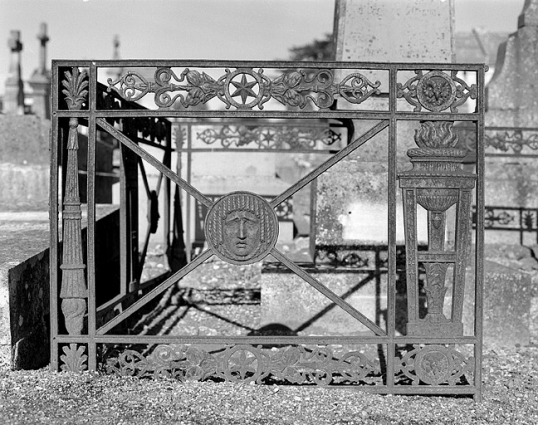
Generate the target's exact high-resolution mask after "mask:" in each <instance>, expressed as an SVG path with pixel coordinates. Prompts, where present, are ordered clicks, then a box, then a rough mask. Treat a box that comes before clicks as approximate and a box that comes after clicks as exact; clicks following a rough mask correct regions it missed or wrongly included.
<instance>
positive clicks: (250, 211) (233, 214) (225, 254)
mask: <svg viewBox="0 0 538 425" xmlns="http://www.w3.org/2000/svg"><path fill="white" fill-rule="evenodd" d="M205 236H206V240H207V243H208V245H209V248H210V249H211V250H212V251H213V252H214V253H215V254H216V255H217V256H218V257H219V258H220V259H222V260H224V261H226V262H228V263H232V264H252V263H255V262H257V261H260V260H261V259H263V258H265V257H266V256H267V255H268V254H269V252H270V251H271V249H273V247H274V246H275V244H276V241H277V239H278V220H277V217H276V214H275V212H274V210H273V209H272V208H271V206H270V205H269V204H268V203H267V201H266V200H265V199H263V198H262V197H260V196H258V195H255V194H254V193H250V192H233V193H230V194H228V195H226V196H223V197H222V198H220V199H219V200H218V201H217V202H215V203H214V204H213V206H212V207H211V208H210V209H209V212H208V213H207V217H206V220H205Z"/></svg>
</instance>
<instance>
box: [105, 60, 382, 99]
mask: <svg viewBox="0 0 538 425" xmlns="http://www.w3.org/2000/svg"><path fill="white" fill-rule="evenodd" d="M107 82H108V90H109V91H111V90H113V91H115V92H117V93H118V94H119V95H120V96H121V97H122V98H124V99H126V100H130V101H137V100H140V99H142V98H143V97H144V96H146V95H147V94H148V93H154V94H155V98H154V100H155V104H156V105H157V106H158V107H159V108H168V107H171V106H172V105H174V104H175V103H176V102H178V103H179V104H180V105H181V106H182V107H184V108H188V107H190V106H196V105H200V104H204V103H207V102H208V101H210V100H211V99H219V100H220V101H221V102H223V103H224V104H225V106H226V108H227V109H229V108H230V107H234V108H236V109H251V108H254V107H257V108H258V109H260V110H261V109H263V108H264V106H263V105H264V104H265V103H266V102H268V101H269V100H270V99H275V100H277V101H278V102H279V103H281V104H283V105H286V106H290V107H298V108H300V109H303V108H305V107H306V106H307V104H309V103H312V104H313V105H315V106H317V107H318V108H321V109H326V108H329V107H331V106H332V105H333V104H334V102H335V100H336V97H337V96H338V97H339V98H340V99H345V100H346V101H347V102H349V103H352V104H359V103H362V102H364V101H365V100H366V99H368V98H369V97H370V96H372V95H377V94H380V93H381V91H380V89H379V86H380V85H381V83H380V82H379V81H376V82H374V83H372V82H371V81H370V80H368V78H366V77H365V76H364V75H362V74H360V73H351V74H348V75H347V76H345V77H344V78H343V79H342V80H341V81H339V82H338V81H335V78H334V74H333V72H332V71H331V70H328V69H323V70H308V71H304V70H294V71H290V72H286V73H283V74H281V75H280V76H278V77H276V78H273V79H271V78H269V77H267V76H266V75H265V73H264V70H263V69H262V68H260V69H259V70H258V71H256V70H254V69H252V68H237V69H235V70H233V71H232V70H230V69H226V70H225V74H224V75H222V76H221V77H219V78H217V79H214V78H213V77H211V76H210V75H209V74H207V73H205V72H199V71H197V70H194V69H189V68H186V69H185V70H183V72H181V74H180V75H179V76H178V75H177V74H176V73H175V72H174V71H173V70H172V69H170V68H164V67H163V68H158V69H157V70H156V71H155V76H154V81H148V80H147V79H146V78H145V77H144V76H143V75H141V74H140V73H138V72H136V71H129V72H127V73H125V74H123V75H122V76H120V77H119V78H117V79H115V80H113V79H112V78H109V79H108V81H107ZM175 92H181V93H178V94H175V95H174V93H175Z"/></svg>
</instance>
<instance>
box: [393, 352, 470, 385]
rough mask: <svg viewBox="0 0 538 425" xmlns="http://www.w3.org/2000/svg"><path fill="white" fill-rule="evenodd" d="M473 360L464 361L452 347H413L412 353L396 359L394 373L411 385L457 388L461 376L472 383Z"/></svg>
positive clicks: (461, 355)
mask: <svg viewBox="0 0 538 425" xmlns="http://www.w3.org/2000/svg"><path fill="white" fill-rule="evenodd" d="M473 370H474V357H468V358H466V357H465V356H464V355H463V354H461V353H460V352H458V351H456V350H454V349H453V348H449V347H445V346H443V345H426V346H423V347H421V346H420V345H416V344H415V345H413V350H411V351H409V352H407V353H406V354H405V355H404V356H403V357H402V358H396V359H395V368H394V372H395V373H396V374H398V373H401V374H402V375H403V376H401V377H400V380H405V379H406V378H408V379H410V380H411V381H412V385H419V384H420V383H421V382H422V383H424V384H428V385H443V384H448V385H456V384H458V383H459V382H460V381H461V379H462V377H463V376H464V375H465V378H466V379H467V381H468V382H472V376H473Z"/></svg>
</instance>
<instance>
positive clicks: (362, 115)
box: [54, 108, 479, 121]
mask: <svg viewBox="0 0 538 425" xmlns="http://www.w3.org/2000/svg"><path fill="white" fill-rule="evenodd" d="M54 115H55V116H57V117H58V118H62V117H66V118H71V117H73V118H81V117H90V116H95V117H96V118H109V117H110V118H137V117H165V118H174V117H178V118H183V117H188V118H275V119H284V118H292V119H299V118H313V119H314V118H333V119H336V118H351V119H357V120H361V121H364V120H387V119H390V118H391V117H392V116H393V115H394V116H395V117H396V119H399V120H407V121H417V120H429V121H447V120H450V121H478V120H479V116H478V115H477V114H475V113H449V112H439V113H431V112H410V111H394V112H390V111H368V110H366V111H365V110H352V111H350V110H345V111H333V110H328V109H326V110H319V111H286V112H285V111H265V110H264V111H260V110H255V109H253V110H248V111H241V110H237V111H236V110H226V111H189V110H186V111H178V110H172V109H167V108H161V109H155V110H150V109H148V110H141V111H131V110H121V109H117V110H106V111H105V110H103V111H101V110H95V111H89V110H82V111H68V110H58V111H57V112H54Z"/></svg>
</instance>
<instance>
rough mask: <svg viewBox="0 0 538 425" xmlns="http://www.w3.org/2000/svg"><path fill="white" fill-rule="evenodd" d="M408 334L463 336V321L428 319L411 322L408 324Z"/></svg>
mask: <svg viewBox="0 0 538 425" xmlns="http://www.w3.org/2000/svg"><path fill="white" fill-rule="evenodd" d="M407 335H411V336H428V337H432V336H436V337H445V336H446V337H452V336H461V335H463V323H454V322H444V323H431V322H426V321H419V322H411V323H408V324H407Z"/></svg>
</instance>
